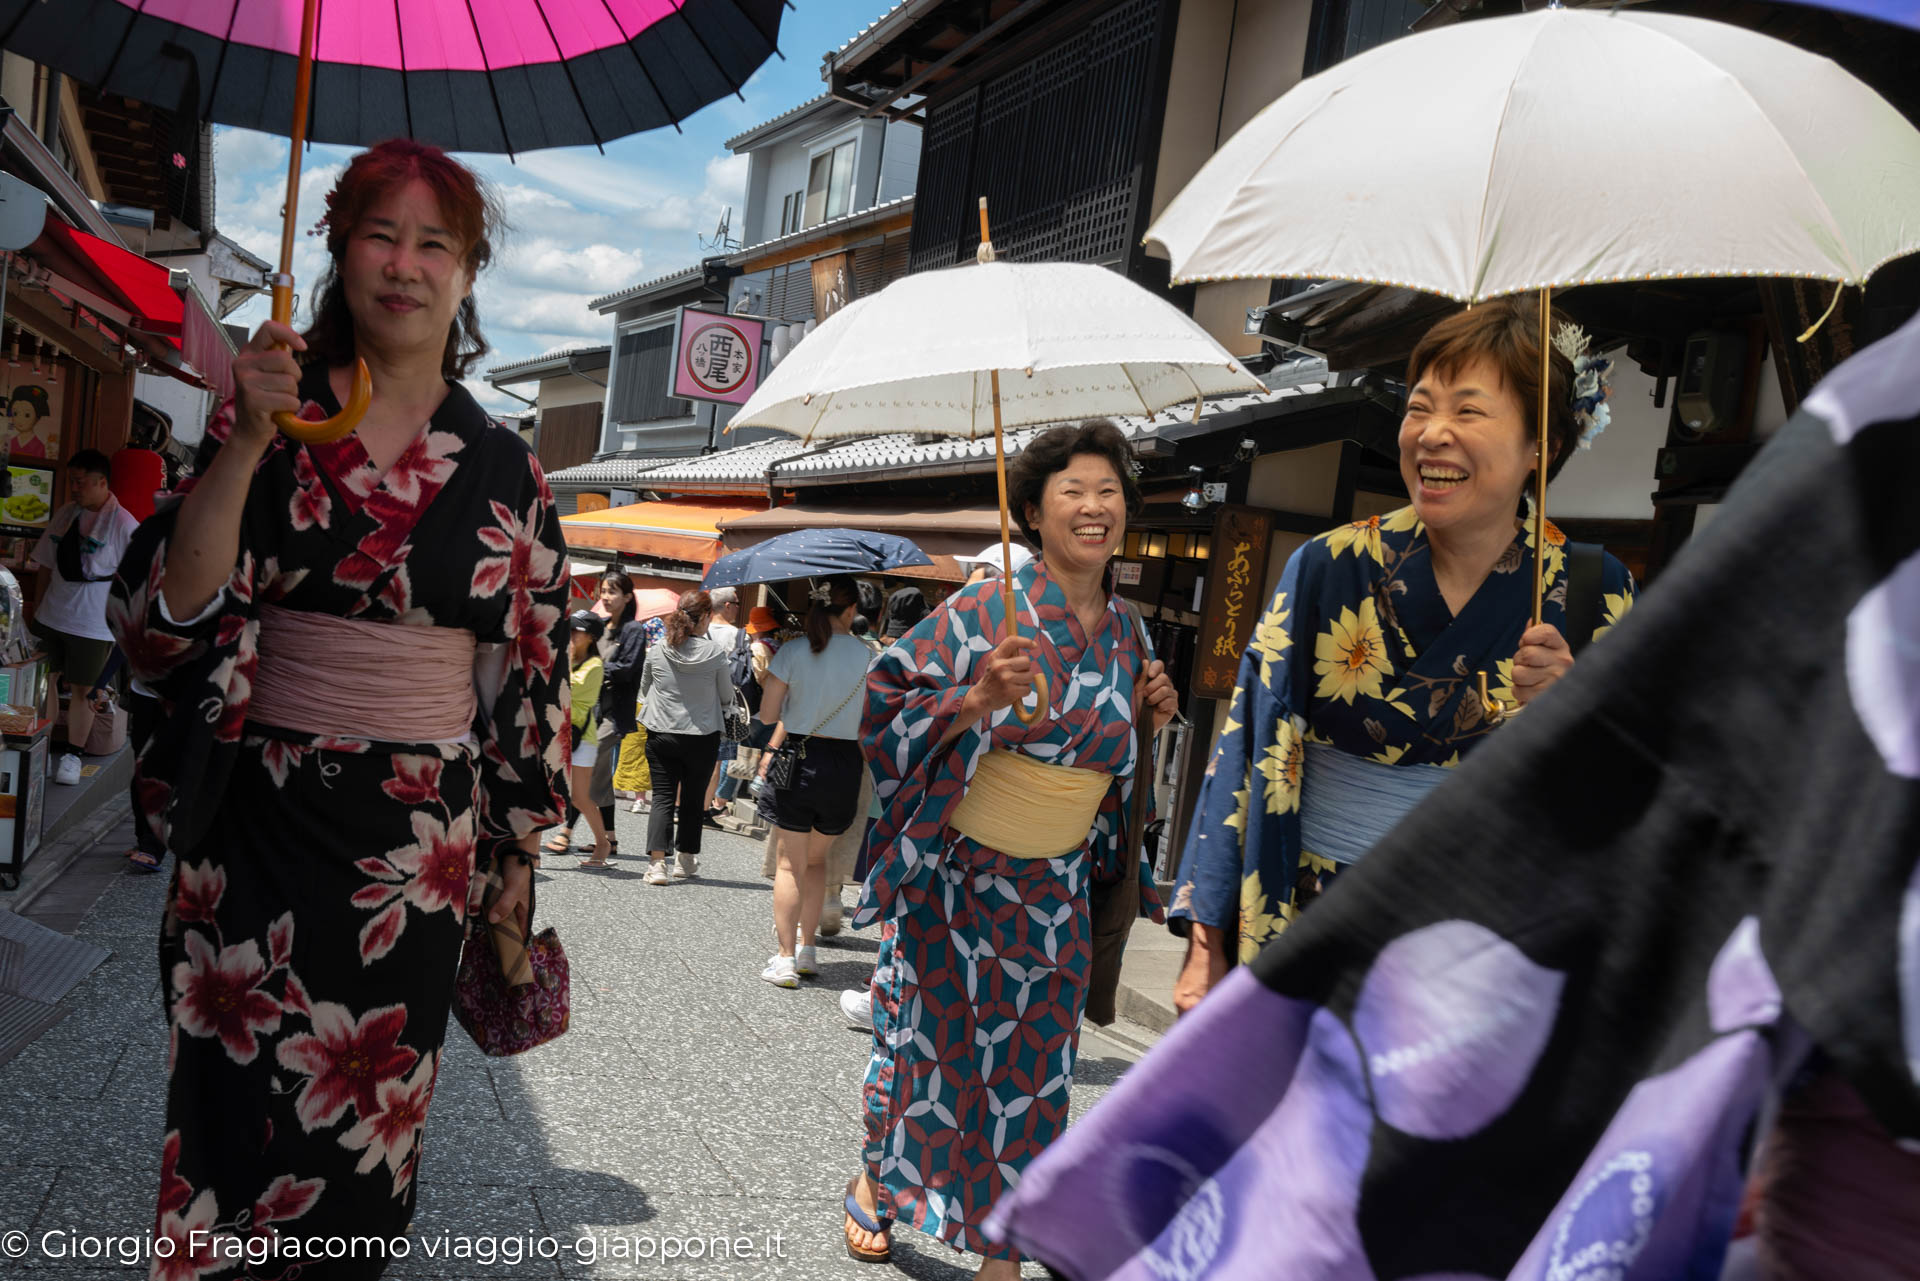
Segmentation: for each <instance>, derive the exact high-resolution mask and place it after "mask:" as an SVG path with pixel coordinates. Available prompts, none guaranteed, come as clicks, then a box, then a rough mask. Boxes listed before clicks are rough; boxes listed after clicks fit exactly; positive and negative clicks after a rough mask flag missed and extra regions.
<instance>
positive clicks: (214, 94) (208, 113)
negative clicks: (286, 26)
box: [0, 0, 240, 120]
mask: <svg viewBox="0 0 1920 1281" xmlns="http://www.w3.org/2000/svg"><path fill="white" fill-rule="evenodd" d="M238 21H240V0H233V7H232V8H231V9H229V10H227V33H226V35H224V36H222V37H221V39H220V56H219V57H218V58H215V59H214V61H213V83H212V84H211V85H209V86H207V108H206V110H205V111H202V112H201V113H200V118H201V119H203V120H210V119H212V118H213V104H214V102H215V101H216V100H217V99H218V98H219V97H220V77H221V76H223V75H225V74H226V70H227V50H229V49H231V48H233V24H234V23H236V22H238ZM3 43H5V42H4V41H0V44H3Z"/></svg>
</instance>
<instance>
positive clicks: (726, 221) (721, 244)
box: [700, 205, 740, 254]
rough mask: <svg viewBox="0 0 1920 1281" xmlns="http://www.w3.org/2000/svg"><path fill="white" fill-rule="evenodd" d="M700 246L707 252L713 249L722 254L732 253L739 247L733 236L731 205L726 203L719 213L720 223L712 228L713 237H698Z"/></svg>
mask: <svg viewBox="0 0 1920 1281" xmlns="http://www.w3.org/2000/svg"><path fill="white" fill-rule="evenodd" d="M700 247H701V248H702V249H705V250H707V251H708V252H709V253H711V252H713V251H714V250H719V251H720V252H721V253H723V254H725V253H732V252H733V251H734V250H736V249H738V248H739V247H740V242H739V241H737V240H735V239H734V238H733V206H732V205H728V206H727V207H726V209H725V210H724V211H723V212H722V213H721V215H720V225H719V226H717V227H715V228H714V229H713V239H711V240H709V239H707V238H706V237H705V236H702V237H701V238H700Z"/></svg>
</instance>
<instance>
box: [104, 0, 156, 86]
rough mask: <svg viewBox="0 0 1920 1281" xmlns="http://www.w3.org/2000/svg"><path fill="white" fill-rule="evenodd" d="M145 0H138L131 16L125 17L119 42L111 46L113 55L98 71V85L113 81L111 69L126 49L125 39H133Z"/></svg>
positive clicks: (142, 13)
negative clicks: (125, 24) (134, 29)
mask: <svg viewBox="0 0 1920 1281" xmlns="http://www.w3.org/2000/svg"><path fill="white" fill-rule="evenodd" d="M146 12H147V0H139V3H138V4H136V5H134V7H133V17H131V18H129V19H127V29H126V30H125V31H122V32H121V33H120V43H119V44H117V45H115V46H114V47H113V56H112V57H111V58H108V59H107V69H106V70H105V71H103V72H101V73H100V87H101V88H102V89H107V88H108V86H109V85H111V84H112V83H113V69H114V68H115V67H117V66H119V65H120V55H121V54H123V53H125V52H126V51H127V41H129V40H131V39H133V28H134V26H135V24H137V23H138V22H139V21H140V19H141V18H144V17H145V16H146Z"/></svg>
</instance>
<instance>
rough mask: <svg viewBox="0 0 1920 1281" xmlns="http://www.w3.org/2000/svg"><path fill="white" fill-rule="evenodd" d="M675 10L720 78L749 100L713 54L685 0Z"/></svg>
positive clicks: (739, 97) (736, 93) (744, 98)
mask: <svg viewBox="0 0 1920 1281" xmlns="http://www.w3.org/2000/svg"><path fill="white" fill-rule="evenodd" d="M734 7H735V8H736V9H738V8H739V6H738V5H736V6H734ZM673 12H674V14H675V15H676V16H677V17H678V18H679V19H680V21H681V23H682V24H683V25H684V26H685V27H686V29H687V34H688V35H691V36H692V37H693V39H694V42H695V43H696V44H698V45H699V46H700V52H701V53H704V54H706V55H707V61H708V62H711V63H712V64H713V69H714V70H715V71H718V72H719V73H720V78H721V79H722V80H725V81H726V82H727V83H728V84H729V85H731V86H732V87H733V96H734V97H736V98H738V99H740V101H742V102H745V101H746V100H747V95H746V94H744V93H741V92H740V86H739V85H738V84H737V83H735V81H734V79H733V76H732V75H730V74H729V73H728V72H727V69H726V68H725V67H723V66H721V65H720V59H718V58H716V57H714V56H713V50H712V49H710V48H708V47H707V41H706V38H705V37H704V36H702V35H701V34H700V28H698V27H696V26H694V25H693V19H692V18H689V17H688V16H687V6H686V4H685V3H684V0H683V2H682V3H680V4H676V5H675V6H673Z"/></svg>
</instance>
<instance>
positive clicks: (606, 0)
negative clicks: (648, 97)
mask: <svg viewBox="0 0 1920 1281" xmlns="http://www.w3.org/2000/svg"><path fill="white" fill-rule="evenodd" d="M600 7H601V8H602V9H605V10H606V11H607V21H608V22H611V23H612V24H613V29H614V30H615V31H618V32H619V33H620V35H621V36H622V40H621V42H620V43H621V45H622V47H623V48H625V49H626V51H627V52H628V53H630V54H632V55H633V65H634V66H636V67H638V68H640V75H641V77H642V78H644V79H645V80H646V82H647V88H649V89H651V90H653V100H654V101H655V102H657V103H659V104H660V114H661V115H663V116H665V117H666V118H667V123H668V124H670V125H672V126H673V131H674V132H675V133H684V132H685V130H683V129H681V128H680V122H679V121H678V120H676V119H675V118H674V115H673V108H672V107H670V106H668V105H667V95H666V94H664V93H661V92H660V86H659V84H658V83H656V82H655V81H654V78H653V73H652V72H651V71H648V70H647V61H646V59H645V58H642V57H641V56H640V51H639V50H638V49H636V48H634V47H633V42H634V41H635V40H638V39H639V38H640V33H639V32H637V31H636V32H635V33H634V34H633V35H631V36H629V35H627V29H626V28H625V27H623V26H621V25H620V19H619V18H617V17H615V16H614V13H613V2H612V0H600Z"/></svg>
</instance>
